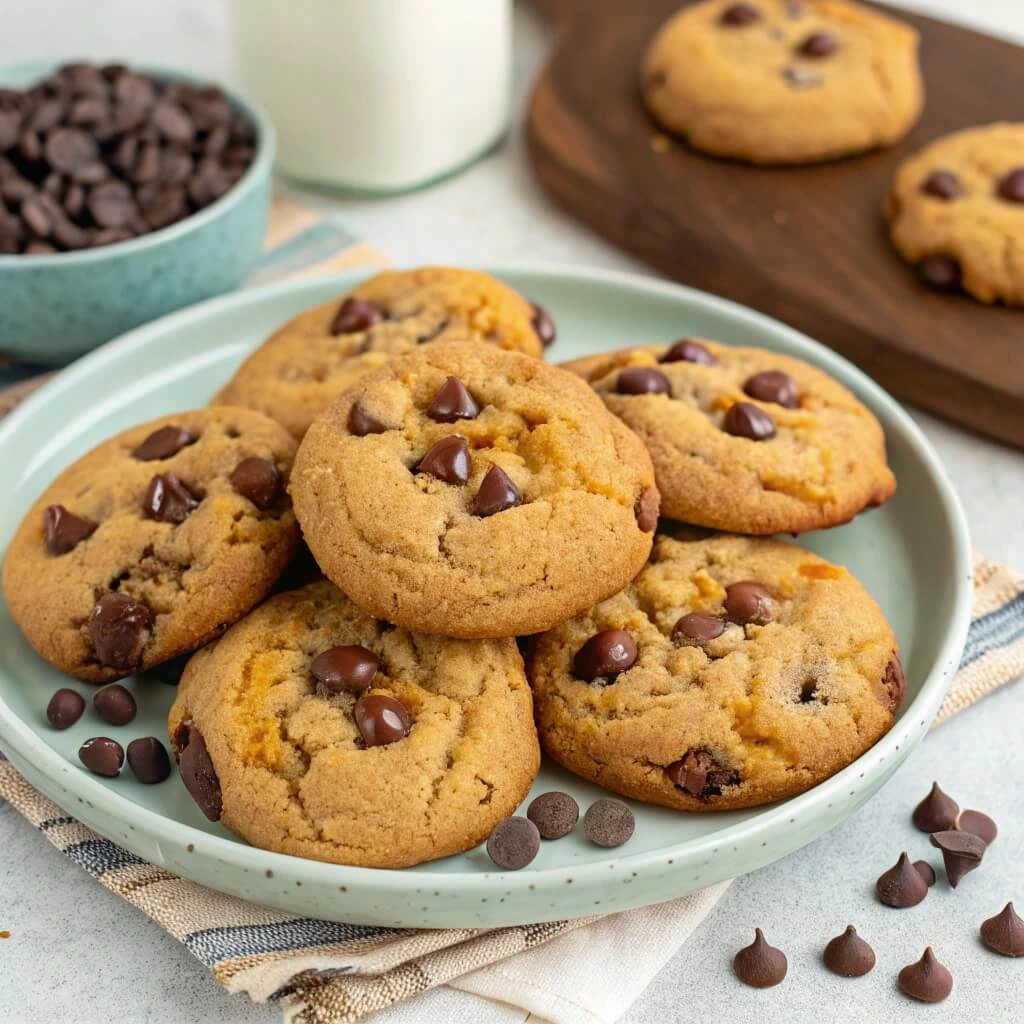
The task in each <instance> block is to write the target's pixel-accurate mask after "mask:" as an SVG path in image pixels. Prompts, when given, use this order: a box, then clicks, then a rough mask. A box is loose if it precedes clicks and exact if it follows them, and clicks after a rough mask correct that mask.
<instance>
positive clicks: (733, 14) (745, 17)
mask: <svg viewBox="0 0 1024 1024" xmlns="http://www.w3.org/2000/svg"><path fill="white" fill-rule="evenodd" d="M718 20H719V22H720V23H721V24H722V25H728V26H729V28H744V27H746V26H747V25H753V24H754V23H755V22H757V21H760V20H761V12H760V11H759V10H758V9H757V8H756V7H754V6H753V5H752V4H732V5H731V6H729V7H726V9H725V10H724V11H722V16H721V17H720V18H719V19H718Z"/></svg>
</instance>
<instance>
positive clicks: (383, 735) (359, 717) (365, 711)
mask: <svg viewBox="0 0 1024 1024" xmlns="http://www.w3.org/2000/svg"><path fill="white" fill-rule="evenodd" d="M352 715H353V717H354V718H355V720H356V728H357V729H358V730H359V733H360V735H361V736H362V737H363V743H365V744H366V746H368V747H382V746H385V745H386V744H388V743H396V742H397V741H398V740H400V739H404V737H406V736H407V735H408V734H409V730H410V729H411V728H412V719H411V718H410V716H409V711H408V709H407V708H406V706H405V705H404V704H403V703H402V702H401V701H397V700H395V698H394V697H388V696H386V695H385V694H383V693H369V694H367V695H366V696H364V697H360V698H359V700H357V701H356V706H355V707H354V708H353V709H352Z"/></svg>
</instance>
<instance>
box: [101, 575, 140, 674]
mask: <svg viewBox="0 0 1024 1024" xmlns="http://www.w3.org/2000/svg"><path fill="white" fill-rule="evenodd" d="M152 628H153V614H152V612H151V611H150V610H149V609H148V608H147V607H146V606H145V605H144V604H141V603H140V602H139V601H133V600H132V599H131V598H130V597H128V595H127V594H122V593H120V592H111V593H108V594H104V595H103V596H102V597H101V598H100V599H99V600H98V601H97V602H96V605H95V607H94V608H93V610H92V614H91V615H90V616H89V622H88V625H87V629H88V631H89V639H90V640H91V641H92V647H93V650H94V651H95V653H96V658H97V660H98V661H99V662H100V664H101V665H106V666H108V667H109V668H115V669H118V670H120V671H124V672H128V671H131V670H133V669H135V668H137V667H138V664H139V661H140V659H141V658H142V652H143V651H144V650H145V647H146V644H147V643H148V642H149V636H150V631H151V630H152Z"/></svg>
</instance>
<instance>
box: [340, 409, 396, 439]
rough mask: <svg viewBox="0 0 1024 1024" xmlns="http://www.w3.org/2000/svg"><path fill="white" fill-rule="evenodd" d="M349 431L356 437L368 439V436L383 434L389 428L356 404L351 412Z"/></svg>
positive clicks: (349, 415)
mask: <svg viewBox="0 0 1024 1024" xmlns="http://www.w3.org/2000/svg"><path fill="white" fill-rule="evenodd" d="M348 429H349V433H351V434H354V435H355V436H356V437H366V435H367V434H383V433H384V432H385V431H386V430H388V429H389V428H388V427H387V426H385V425H384V424H383V423H381V421H380V420H379V419H377V418H376V417H375V416H371V415H370V414H369V413H368V412H367V411H366V410H365V409H364V408H363V407H362V406H361V405H360V404H359V403H358V402H356V403H355V405H353V406H352V408H351V409H350V410H349V414H348Z"/></svg>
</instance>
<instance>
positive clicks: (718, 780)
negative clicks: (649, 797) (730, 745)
mask: <svg viewBox="0 0 1024 1024" xmlns="http://www.w3.org/2000/svg"><path fill="white" fill-rule="evenodd" d="M665 775H666V776H667V777H668V780H669V782H671V783H672V785H673V786H678V787H679V788H680V789H681V790H682V791H683V792H684V793H689V794H690V796H695V797H697V798H698V799H701V800H704V799H707V798H708V797H709V796H721V795H722V790H723V789H724V788H725V787H727V786H738V785H739V784H740V782H742V776H741V775H740V773H739V772H738V771H737V770H736V769H734V768H727V767H726V766H725V765H723V764H721V762H719V761H717V760H716V759H715V756H714V755H713V754H712V753H711V751H710V750H688V751H687V752H686V753H685V754H683V756H682V757H681V758H680V759H679V760H678V761H673V762H672V764H670V765H668V767H666V769H665Z"/></svg>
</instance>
